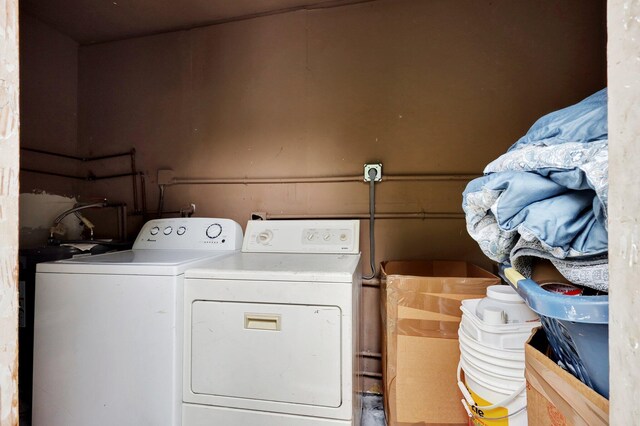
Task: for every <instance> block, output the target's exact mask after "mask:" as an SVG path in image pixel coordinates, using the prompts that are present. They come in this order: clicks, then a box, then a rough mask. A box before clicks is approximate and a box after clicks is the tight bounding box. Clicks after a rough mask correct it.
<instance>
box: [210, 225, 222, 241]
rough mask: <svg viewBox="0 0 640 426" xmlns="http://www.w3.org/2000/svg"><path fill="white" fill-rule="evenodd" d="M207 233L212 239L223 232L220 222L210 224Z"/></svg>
mask: <svg viewBox="0 0 640 426" xmlns="http://www.w3.org/2000/svg"><path fill="white" fill-rule="evenodd" d="M206 234H207V237H209V238H211V239H212V240H213V239H214V238H218V237H219V236H220V234H222V225H220V224H219V223H213V224H211V225H209V227H208V228H207V231H206Z"/></svg>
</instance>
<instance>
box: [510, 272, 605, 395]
mask: <svg viewBox="0 0 640 426" xmlns="http://www.w3.org/2000/svg"><path fill="white" fill-rule="evenodd" d="M504 275H505V277H506V278H507V281H508V282H509V283H510V284H511V286H512V287H513V288H514V289H515V290H516V291H517V292H518V294H519V295H520V296H521V297H522V298H523V299H524V300H525V302H526V303H527V305H529V307H530V308H531V309H532V310H533V311H535V312H536V313H537V314H538V315H539V316H540V320H541V322H542V327H543V328H544V331H545V332H546V334H547V339H548V340H549V345H550V346H551V349H552V350H553V353H554V355H555V356H556V358H557V361H558V363H559V364H560V365H561V366H562V367H564V368H565V369H566V370H567V371H569V372H571V373H572V374H573V375H574V376H575V377H577V378H578V379H580V380H581V381H582V382H583V383H584V384H586V385H587V386H589V387H590V388H592V389H594V390H595V391H596V392H598V393H599V394H601V395H602V396H604V397H605V398H609V296H566V295H563V294H558V293H552V292H550V291H547V290H544V289H543V288H542V287H540V286H539V285H538V284H537V283H536V282H535V281H533V280H531V279H527V278H524V277H523V276H522V275H520V274H519V273H518V272H517V271H516V270H515V269H513V268H506V269H505V270H504Z"/></svg>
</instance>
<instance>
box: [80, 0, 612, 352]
mask: <svg viewBox="0 0 640 426" xmlns="http://www.w3.org/2000/svg"><path fill="white" fill-rule="evenodd" d="M79 63H80V65H79V69H80V72H79V77H80V83H79V146H80V151H81V152H82V153H83V154H105V153H110V152H114V151H119V150H126V149H129V148H131V147H132V146H135V148H136V149H137V150H138V165H139V166H140V167H141V168H142V169H143V170H145V171H146V172H147V173H148V176H149V181H150V182H151V183H152V184H153V183H154V181H155V174H156V171H157V169H159V168H171V169H173V170H174V171H175V174H176V176H179V177H233V178H235V177H296V176H326V175H343V174H346V175H355V174H360V173H362V167H363V163H365V162H370V161H381V162H382V163H383V165H384V171H383V173H385V174H402V173H449V172H464V173H479V172H481V171H482V169H483V167H484V165H486V164H487V163H488V162H489V161H490V160H492V159H493V158H495V157H497V156H498V155H500V154H501V153H502V152H504V150H505V149H506V148H507V147H508V146H509V145H511V144H512V143H513V142H514V141H515V140H516V139H517V138H518V137H519V136H521V135H522V134H523V133H524V132H525V131H526V130H527V129H528V127H529V126H530V125H531V124H532V123H533V121H534V120H535V119H537V118H538V117H539V116H541V115H542V114H544V113H546V112H549V111H552V110H554V109H557V108H559V107H562V106H565V105H568V104H570V103H573V102H575V101H578V100H580V99H582V98H583V97H585V96H587V95H589V94H591V93H593V92H595V91H596V90H598V89H600V88H602V87H603V86H604V85H605V29H604V5H603V2H602V1H600V0H597V1H596V0H592V1H584V0H573V1H564V2H557V1H551V0H549V1H536V2H525V1H511V0H501V1H475V0H473V1H472V0H467V1H455V2H452V1H445V0H441V1H419V0H386V1H384V0H379V1H376V2H371V3H364V4H359V5H352V6H347V7H340V8H335V9H328V10H314V11H306V12H305V11H301V12H295V13H288V14H282V15H275V16H269V17H264V18H258V19H253V20H247V21H241V22H235V23H227V24H222V25H216V26H211V27H205V28H199V29H195V30H191V31H182V32H175V33H168V34H163V35H157V36H152V37H144V38H137V39H131V40H125V41H119V42H113V43H105V44H99V45H93V46H84V47H81V48H80V55H79ZM92 167H94V169H93V170H94V172H96V173H97V174H100V173H107V172H117V171H122V170H123V169H125V168H126V163H125V162H124V160H123V161H121V162H118V161H114V162H111V163H109V164H106V163H105V165H94V166H92ZM463 188H464V183H461V182H458V183H455V182H454V183H433V182H432V183H393V182H383V183H381V184H380V185H379V186H378V199H377V210H378V211H379V212H393V213H396V212H417V211H427V212H433V211H438V212H460V211H461V209H460V203H461V195H460V194H461V192H462V190H463ZM81 192H82V194H83V195H85V196H88V195H91V196H102V195H106V196H108V197H110V198H113V199H114V200H116V199H117V200H122V201H126V202H128V203H129V205H131V203H132V201H131V196H130V194H131V189H130V179H127V178H123V179H121V180H118V181H111V182H99V183H91V184H86V185H83V186H82V189H81ZM148 193H149V196H150V206H155V203H156V200H157V198H156V197H157V189H156V187H154V186H153V185H152V186H151V187H150V188H149V190H148ZM189 202H194V203H196V205H197V214H198V215H199V216H222V217H231V218H233V219H235V220H237V221H239V222H240V223H244V222H246V220H247V219H248V218H249V215H250V213H251V212H252V211H266V212H269V213H274V214H281V213H285V214H320V213H322V214H331V213H364V212H366V211H367V208H368V207H367V206H368V191H367V186H366V185H365V184H364V183H338V184H289V185H270V186H265V185H237V186H176V187H170V188H168V189H167V199H166V203H165V208H166V209H168V210H176V209H178V208H180V207H182V206H185V205H187V204H188V203H189ZM366 225H367V224H366V222H363V229H365V228H366ZM376 239H377V248H376V250H377V252H376V254H377V260H378V261H380V260H384V259H407V258H456V259H460V258H461V259H466V260H470V261H474V262H476V263H479V264H482V265H485V266H489V263H488V261H487V259H486V258H485V257H484V256H483V255H482V254H481V253H480V251H479V249H478V248H477V245H476V243H475V242H473V241H472V240H471V238H470V237H469V236H468V235H467V233H466V229H465V226H464V221H463V220H461V219H447V220H443V219H439V220H380V221H379V222H377V225H376ZM367 245H368V235H367V232H363V237H362V247H363V254H364V255H365V256H367ZM364 264H365V265H366V264H367V262H366V261H365V262H364ZM365 268H366V267H365ZM366 291H367V292H368V294H367V295H366V296H365V299H366V301H367V303H366V306H365V309H366V312H365V315H366V316H367V318H368V320H367V321H368V327H369V328H368V330H367V335H368V336H369V338H368V340H367V341H368V343H367V347H366V349H369V350H372V351H374V352H375V351H378V350H379V347H378V346H377V343H376V338H375V336H376V334H377V328H376V326H375V323H376V321H377V315H378V314H377V311H376V309H377V306H376V296H375V294H373V293H371V292H373V291H375V290H370V289H368V290H366Z"/></svg>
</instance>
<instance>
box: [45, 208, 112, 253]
mask: <svg viewBox="0 0 640 426" xmlns="http://www.w3.org/2000/svg"><path fill="white" fill-rule="evenodd" d="M94 207H107V200H106V199H105V200H103V201H100V202H97V203H90V204H76V205H74V206H73V208H70V209H69V210H66V211H64V212H62V213H61V214H60V215H58V217H56V218H55V220H54V221H53V225H52V226H51V228H49V241H48V243H50V244H51V243H53V242H54V241H55V240H54V238H53V234H54V233H55V232H56V231H57V230H58V229H59V228H58V225H60V222H61V221H62V219H64V218H65V217H67V216H68V215H70V214H71V213H73V214H75V215H76V216H77V217H78V219H80V220H81V221H82V223H84V224H85V225H86V226H87V228H89V230H90V231H91V239H92V240H93V228H94V226H93V224H92V223H91V222H89V220H88V219H87V218H85V217H84V216H82V215H81V214H80V213H78V212H79V211H80V210H84V209H90V208H94Z"/></svg>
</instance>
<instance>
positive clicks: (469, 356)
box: [460, 345, 524, 379]
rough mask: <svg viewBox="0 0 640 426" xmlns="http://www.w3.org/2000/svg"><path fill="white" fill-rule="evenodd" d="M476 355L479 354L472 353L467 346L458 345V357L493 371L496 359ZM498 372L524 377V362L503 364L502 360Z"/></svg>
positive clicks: (513, 376) (518, 377)
mask: <svg viewBox="0 0 640 426" xmlns="http://www.w3.org/2000/svg"><path fill="white" fill-rule="evenodd" d="M477 355H481V354H473V353H472V352H470V351H469V350H468V349H467V348H465V347H464V346H462V345H460V358H461V359H464V360H465V361H467V362H470V363H472V364H473V365H474V366H476V367H477V368H478V369H480V370H482V371H493V369H494V368H495V366H496V360H495V359H494V360H491V359H489V358H488V357H485V356H484V355H481V356H480V357H478V356H477ZM500 374H501V375H502V376H506V377H512V378H514V379H523V378H524V363H520V364H519V365H515V366H511V365H509V366H507V365H504V363H503V362H501V363H500Z"/></svg>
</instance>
